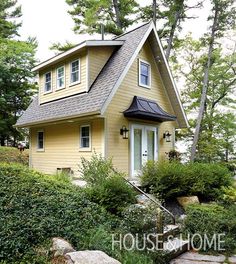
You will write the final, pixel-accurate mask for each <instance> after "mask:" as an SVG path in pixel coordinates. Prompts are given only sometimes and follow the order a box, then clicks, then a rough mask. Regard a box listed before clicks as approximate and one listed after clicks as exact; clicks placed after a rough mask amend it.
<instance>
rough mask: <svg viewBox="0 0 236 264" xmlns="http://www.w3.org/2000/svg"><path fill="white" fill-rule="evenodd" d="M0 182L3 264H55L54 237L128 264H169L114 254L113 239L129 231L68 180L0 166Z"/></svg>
mask: <svg viewBox="0 0 236 264" xmlns="http://www.w3.org/2000/svg"><path fill="white" fill-rule="evenodd" d="M0 182H1V187H0V237H1V239H0V263H1V264H5V263H7V264H19V263H22V264H36V263H37V264H49V263H51V260H50V258H51V256H50V254H49V253H48V250H49V248H50V239H51V238H52V237H63V238H65V239H67V240H68V241H70V242H71V243H72V245H73V246H74V248H76V249H79V250H85V249H90V250H95V249H96V250H102V251H104V252H106V253H107V254H108V255H110V256H112V257H114V258H116V259H118V260H120V261H121V262H122V263H126V264H133V263H134V261H135V263H140V264H141V263H142V264H143V263H146V264H153V263H156V262H154V261H155V260H156V259H157V260H158V263H167V262H165V258H166V256H165V255H163V254H159V253H158V252H156V253H150V252H145V251H144V252H138V251H135V250H131V251H125V250H120V248H119V247H115V249H114V250H113V249H112V234H117V235H119V234H124V233H125V232H126V229H122V225H120V218H117V217H115V216H113V215H110V214H109V213H107V212H106V210H104V209H103V208H102V207H101V206H99V205H97V204H95V203H92V202H91V201H89V199H88V195H87V193H86V192H84V191H83V189H80V188H78V187H76V186H73V185H72V184H71V183H70V182H69V181H68V179H66V178H65V177H64V176H62V177H61V176H60V175H57V176H48V175H43V174H40V173H38V172H35V171H32V170H29V169H27V168H26V167H24V166H20V165H12V164H11V165H9V164H3V163H0ZM118 227H119V228H118Z"/></svg>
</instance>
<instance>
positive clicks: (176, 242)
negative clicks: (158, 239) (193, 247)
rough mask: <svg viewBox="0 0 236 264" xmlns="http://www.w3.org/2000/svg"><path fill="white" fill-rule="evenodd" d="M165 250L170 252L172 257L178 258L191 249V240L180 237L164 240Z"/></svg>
mask: <svg viewBox="0 0 236 264" xmlns="http://www.w3.org/2000/svg"><path fill="white" fill-rule="evenodd" d="M163 250H164V251H166V252H167V253H168V254H170V256H171V258H172V259H173V258H176V257H177V256H179V255H181V254H182V253H184V252H186V251H188V250H189V241H188V240H182V239H180V238H177V237H176V238H174V239H172V240H168V241H166V242H164V245H163Z"/></svg>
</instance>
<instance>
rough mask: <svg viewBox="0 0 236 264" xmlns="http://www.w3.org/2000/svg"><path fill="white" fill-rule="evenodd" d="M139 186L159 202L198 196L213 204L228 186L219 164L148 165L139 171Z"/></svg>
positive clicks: (227, 175)
mask: <svg viewBox="0 0 236 264" xmlns="http://www.w3.org/2000/svg"><path fill="white" fill-rule="evenodd" d="M141 180H142V185H143V186H149V187H150V188H151V189H152V191H153V192H154V193H157V194H158V195H159V196H160V197H161V198H163V199H169V198H175V197H178V196H186V195H187V196H188V195H198V196H199V197H200V198H203V199H209V200H214V199H217V198H218V197H219V195H220V194H221V193H222V187H228V186H231V185H232V176H231V173H230V172H229V170H228V169H227V168H226V167H225V166H222V165H220V164H208V163H188V164H181V163H179V162H148V163H147V164H146V166H145V167H144V168H143V175H142V177H141Z"/></svg>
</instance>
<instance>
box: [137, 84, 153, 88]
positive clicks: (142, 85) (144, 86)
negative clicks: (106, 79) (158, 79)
mask: <svg viewBox="0 0 236 264" xmlns="http://www.w3.org/2000/svg"><path fill="white" fill-rule="evenodd" d="M138 85H139V86H140V87H143V88H146V89H151V85H145V84H141V83H139V84H138Z"/></svg>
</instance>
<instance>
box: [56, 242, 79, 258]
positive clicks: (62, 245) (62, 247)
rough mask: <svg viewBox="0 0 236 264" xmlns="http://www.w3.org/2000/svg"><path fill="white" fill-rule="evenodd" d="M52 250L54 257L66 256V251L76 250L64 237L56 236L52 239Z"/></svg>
mask: <svg viewBox="0 0 236 264" xmlns="http://www.w3.org/2000/svg"><path fill="white" fill-rule="evenodd" d="M51 251H52V252H53V254H54V257H58V256H64V255H65V254H66V253H69V252H74V251H75V250H74V248H73V247H72V245H71V244H70V243H69V242H68V241H66V240H65V239H63V238H60V237H54V238H53V239H52V248H51Z"/></svg>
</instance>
